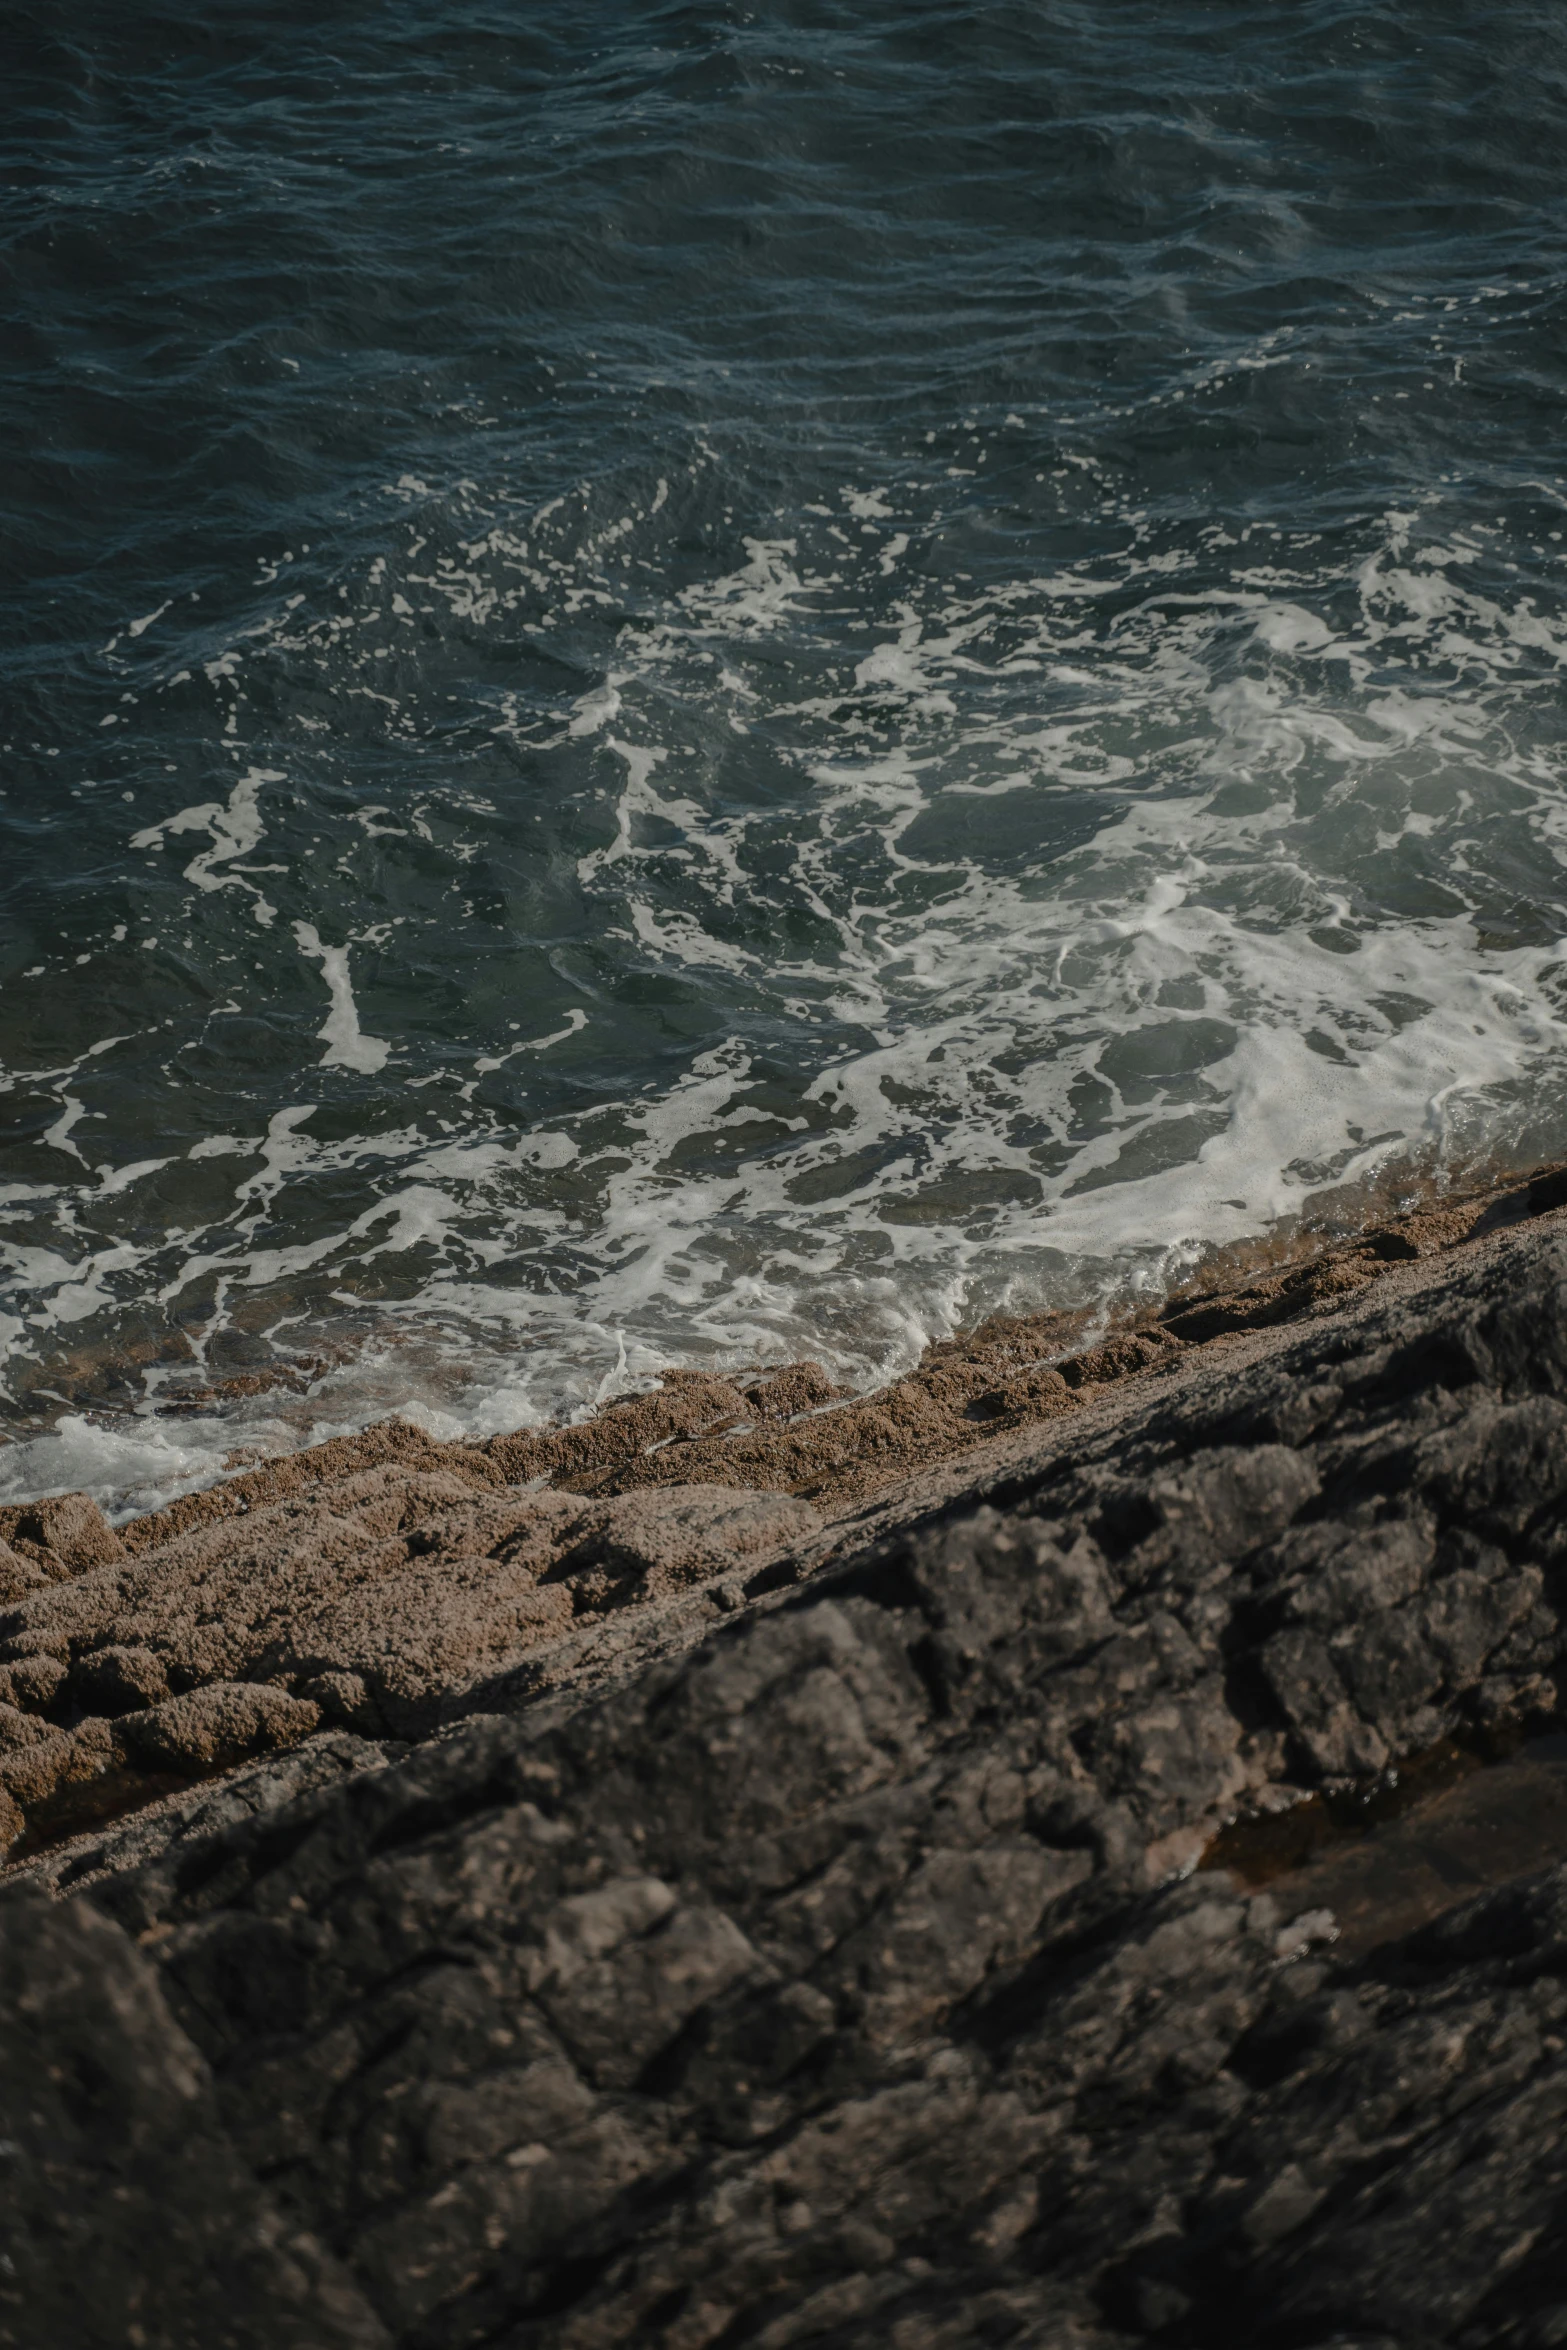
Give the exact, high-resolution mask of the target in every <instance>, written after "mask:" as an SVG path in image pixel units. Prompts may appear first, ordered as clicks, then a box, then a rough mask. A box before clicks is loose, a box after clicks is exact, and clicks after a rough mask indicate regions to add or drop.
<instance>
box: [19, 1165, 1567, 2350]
mask: <svg viewBox="0 0 1567 2350" xmlns="http://www.w3.org/2000/svg"><path fill="white" fill-rule="evenodd" d="M1564 1200H1567V1187H1564V1186H1563V1185H1562V1183H1561V1182H1560V1179H1559V1178H1556V1177H1548V1178H1542V1179H1541V1180H1539V1181H1537V1182H1536V1183H1535V1184H1534V1185H1533V1186H1532V1187H1522V1188H1519V1189H1517V1190H1515V1191H1513V1192H1511V1193H1500V1194H1492V1195H1487V1196H1486V1197H1485V1198H1483V1199H1477V1200H1475V1201H1472V1202H1469V1203H1464V1204H1458V1205H1452V1204H1449V1205H1447V1206H1444V1207H1441V1208H1432V1209H1429V1210H1426V1211H1424V1212H1423V1213H1422V1214H1416V1215H1413V1216H1406V1217H1403V1218H1401V1219H1398V1220H1395V1221H1391V1222H1389V1223H1387V1224H1385V1225H1383V1226H1380V1227H1378V1228H1376V1229H1374V1230H1373V1231H1371V1232H1369V1233H1367V1234H1365V1235H1363V1236H1360V1237H1358V1238H1356V1239H1355V1240H1354V1241H1352V1242H1350V1243H1348V1244H1346V1245H1344V1246H1342V1247H1340V1248H1338V1249H1336V1250H1324V1251H1323V1252H1322V1253H1321V1254H1320V1255H1318V1256H1317V1257H1315V1258H1313V1259H1311V1260H1309V1261H1305V1262H1302V1263H1297V1264H1295V1265H1292V1266H1288V1267H1281V1268H1279V1269H1277V1270H1274V1271H1261V1270H1258V1269H1254V1271H1253V1276H1252V1278H1251V1279H1250V1280H1248V1281H1237V1282H1236V1284H1235V1285H1234V1286H1233V1287H1232V1288H1230V1289H1228V1290H1224V1291H1221V1292H1214V1291H1212V1290H1210V1291H1209V1292H1207V1293H1206V1294H1204V1295H1202V1296H1200V1297H1190V1298H1185V1299H1178V1300H1175V1301H1173V1302H1172V1303H1171V1304H1170V1305H1169V1306H1167V1307H1166V1308H1165V1309H1164V1310H1163V1311H1162V1312H1161V1313H1160V1314H1158V1315H1157V1316H1151V1317H1149V1318H1148V1320H1147V1321H1146V1322H1144V1323H1142V1324H1139V1325H1136V1326H1127V1327H1124V1328H1122V1329H1120V1330H1117V1331H1114V1332H1112V1333H1108V1334H1106V1333H1099V1334H1098V1335H1097V1337H1093V1336H1092V1334H1090V1333H1088V1332H1085V1331H1082V1330H1074V1329H1073V1328H1072V1327H1071V1326H1070V1325H1067V1324H1064V1323H1062V1322H1060V1321H1055V1322H1043V1321H1041V1322H1011V1323H1004V1324H1003V1323H998V1324H994V1325H991V1326H989V1327H987V1328H986V1329H984V1330H982V1331H980V1332H978V1333H976V1334H974V1335H973V1336H972V1337H971V1338H970V1339H968V1340H967V1341H965V1342H963V1343H962V1344H961V1345H954V1346H952V1347H948V1348H938V1349H934V1350H932V1353H931V1355H930V1356H928V1357H927V1359H926V1362H925V1363H924V1364H923V1365H922V1366H921V1368H920V1370H919V1371H918V1372H917V1373H916V1374H915V1375H914V1376H913V1377H912V1378H911V1379H909V1380H906V1381H904V1382H901V1383H900V1384H899V1385H898V1386H897V1387H896V1388H893V1389H891V1390H888V1391H886V1392H885V1393H884V1394H883V1395H881V1396H878V1397H872V1398H868V1399H860V1400H856V1399H846V1398H842V1397H839V1396H837V1395H835V1393H834V1392H833V1390H832V1389H831V1386H830V1383H829V1382H828V1381H827V1380H826V1378H825V1375H824V1374H822V1373H821V1372H820V1371H819V1370H818V1369H817V1368H816V1367H815V1366H813V1365H797V1366H795V1367H794V1368H793V1370H792V1371H789V1372H786V1373H782V1374H776V1373H775V1374H773V1375H772V1376H770V1377H767V1378H763V1377H761V1376H757V1377H756V1378H754V1379H752V1380H750V1381H744V1380H730V1381H719V1380H715V1379H707V1378H701V1377H696V1376H684V1377H677V1376H672V1377H671V1378H670V1379H668V1380H666V1382H665V1383H664V1386H663V1388H662V1389H661V1390H660V1391H659V1392H657V1393H655V1394H652V1395H648V1396H641V1397H637V1398H633V1399H630V1400H628V1401H627V1402H625V1403H623V1404H621V1405H618V1406H616V1407H613V1408H612V1409H610V1410H608V1411H606V1412H604V1413H602V1414H600V1415H599V1417H598V1418H597V1419H596V1420H594V1421H592V1422H590V1423H588V1424H587V1425H586V1426H584V1427H581V1428H575V1429H568V1430H560V1431H555V1432H544V1433H539V1432H532V1433H525V1434H523V1435H519V1436H514V1437H503V1438H497V1439H495V1440H492V1442H491V1443H489V1444H488V1445H485V1446H455V1445H447V1446H442V1445H437V1444H434V1443H432V1442H431V1441H430V1440H428V1439H427V1438H425V1437H423V1436H421V1435H420V1434H419V1433H418V1432H417V1431H416V1430H413V1429H411V1428H408V1427H405V1426H397V1425H394V1426H391V1427H387V1428H384V1429H379V1430H372V1431H370V1432H369V1433H368V1434H367V1435H366V1436H364V1437H361V1438H355V1439H351V1440H342V1441H340V1442H338V1443H335V1444H332V1445H327V1446H323V1447H320V1448H318V1449H317V1450H316V1451H315V1452H314V1453H306V1454H300V1455H296V1456H294V1457H293V1458H292V1459H291V1460H288V1461H282V1462H277V1463H273V1464H270V1465H268V1466H265V1467H263V1468H260V1469H255V1470H251V1471H249V1472H247V1473H246V1474H245V1475H243V1476H241V1477H238V1478H235V1479H232V1480H230V1482H229V1483H228V1484H226V1485H225V1486H223V1487H221V1488H218V1489H216V1490H215V1491H213V1492H211V1493H208V1494H202V1495H196V1496H192V1497H190V1498H189V1499H188V1500H187V1501H185V1502H182V1503H177V1504H176V1505H174V1506H173V1507H172V1508H171V1509H169V1510H167V1511H164V1512H162V1513H160V1514H159V1515H157V1516H155V1517H153V1518H150V1519H143V1520H140V1521H137V1522H134V1523H132V1524H131V1525H129V1526H125V1527H121V1528H118V1529H111V1528H110V1527H109V1526H108V1525H107V1524H106V1523H105V1522H104V1520H103V1519H102V1518H101V1517H100V1515H99V1514H98V1513H97V1511H96V1510H95V1509H94V1508H93V1506H92V1505H91V1504H90V1503H89V1502H87V1501H85V1500H84V1499H83V1498H82V1497H80V1496H68V1497H64V1498H62V1499H57V1500H54V1501H49V1502H41V1503H38V1504H35V1505H32V1506H31V1507H20V1508H12V1509H10V1510H7V1511H5V1512H4V1513H0V1543H3V1547H0V1839H3V1842H4V1845H5V1848H6V1853H7V1863H8V1865H7V1866H6V1868H5V1870H4V1873H3V1875H0V1981H3V1994H0V2041H3V2042H4V2046H3V2049H0V2171H3V2172H4V2174H5V2184H6V2193H5V2196H4V2198H3V2202H0V2232H3V2252H0V2343H7V2344H13V2343H14V2344H17V2345H21V2344H23V2343H27V2344H29V2345H32V2344H36V2343H39V2342H45V2341H46V2342H50V2343H56V2342H58V2343H61V2344H75V2343H81V2344H84V2345H85V2344H98V2343H103V2344H111V2343H112V2344H120V2343H135V2344H137V2345H144V2346H147V2350H164V2346H168V2350H175V2346H176V2345H178V2346H181V2350H183V2346H184V2345H186V2344H189V2345H192V2346H193V2350H194V2345H197V2344H201V2345H203V2350H205V2346H207V2345H214V2344H232V2345H236V2346H238V2345H243V2346H245V2350H250V2346H251V2345H255V2346H257V2350H260V2346H262V2345H266V2346H267V2350H272V2346H274V2345H295V2344H297V2345H299V2346H300V2350H304V2346H305V2345H312V2346H314V2345H337V2344H343V2345H347V2344H354V2345H371V2344H374V2345H377V2346H382V2350H384V2346H385V2345H389V2344H396V2345H398V2346H399V2350H403V2346H406V2350H458V2346H459V2345H468V2344H481V2343H484V2344H498V2345H499V2344H504V2345H508V2346H512V2350H545V2346H546V2345H547V2346H549V2350H557V2346H559V2350H568V2346H569V2350H601V2346H602V2350H609V2346H610V2345H618V2344H623V2343H625V2344H630V2343H636V2344H642V2343H648V2344H653V2345H662V2346H664V2350H707V2346H709V2345H713V2346H714V2350H717V2346H718V2345H723V2346H724V2350H731V2346H733V2350H738V2346H739V2345H742V2344H744V2345H756V2346H758V2350H783V2346H784V2345H794V2344H801V2345H804V2344H813V2345H833V2346H837V2345H845V2346H846V2345H850V2344H861V2343H871V2342H875V2343H889V2344H892V2345H894V2346H895V2350H947V2346H949V2345H951V2346H954V2350H955V2346H957V2345H960V2344H961V2345H967V2344H970V2343H973V2344H987V2345H988V2344H1005V2343H1017V2344H1019V2345H1025V2344H1026V2345H1036V2344H1037V2345H1041V2346H1043V2345H1049V2346H1050V2350H1055V2346H1057V2345H1061V2346H1063V2350H1065V2346H1066V2345H1073V2346H1080V2350H1100V2346H1108V2345H1113V2344H1122V2343H1127V2344H1130V2343H1133V2342H1140V2341H1148V2340H1152V2341H1156V2342H1160V2343H1168V2344H1170V2345H1173V2346H1176V2350H1207V2346H1208V2345H1211V2344H1213V2343H1215V2342H1219V2341H1232V2340H1233V2341H1266V2342H1268V2343H1269V2344H1270V2345H1279V2346H1281V2350H1316V2346H1317V2345H1323V2346H1325V2345H1327V2344H1328V2343H1330V2342H1335V2343H1348V2344H1354V2345H1358V2346H1359V2350H1395V2346H1396V2350H1416V2346H1417V2345H1418V2346H1420V2350H1426V2346H1428V2345H1444V2346H1445V2345H1449V2344H1451V2345H1453V2346H1454V2350H1459V2346H1462V2350H1471V2346H1480V2345H1489V2344H1493V2343H1495V2344H1499V2345H1500V2344H1506V2345H1509V2346H1510V2350H1511V2346H1513V2345H1516V2346H1518V2350H1536V2346H1538V2350H1545V2346H1546V2345H1549V2344H1556V2343H1563V2342H1567V2268H1564V2266H1563V2263H1562V2260H1561V2256H1560V2251H1559V2246H1560V2242H1561V2237H1562V2229H1563V2223H1564V2221H1567V2154H1564V2153H1563V2151H1562V2119H1563V2113H1564V2109H1567V2061H1564V2054H1563V2050H1564V2042H1567V1981H1564V1968H1567V1760H1564V1754H1567V1749H1564V1748H1563V1747H1562V1745H1561V1743H1560V1741H1559V1739H1558V1737H1557V1724H1558V1720H1559V1711H1560V1708H1559V1698H1558V1682H1559V1680H1560V1677H1561V1675H1562V1673H1563V1672H1564V1670H1567V1628H1564V1622H1563V1615H1564V1609H1567V1213H1564V1210H1563V1202H1564Z"/></svg>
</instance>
